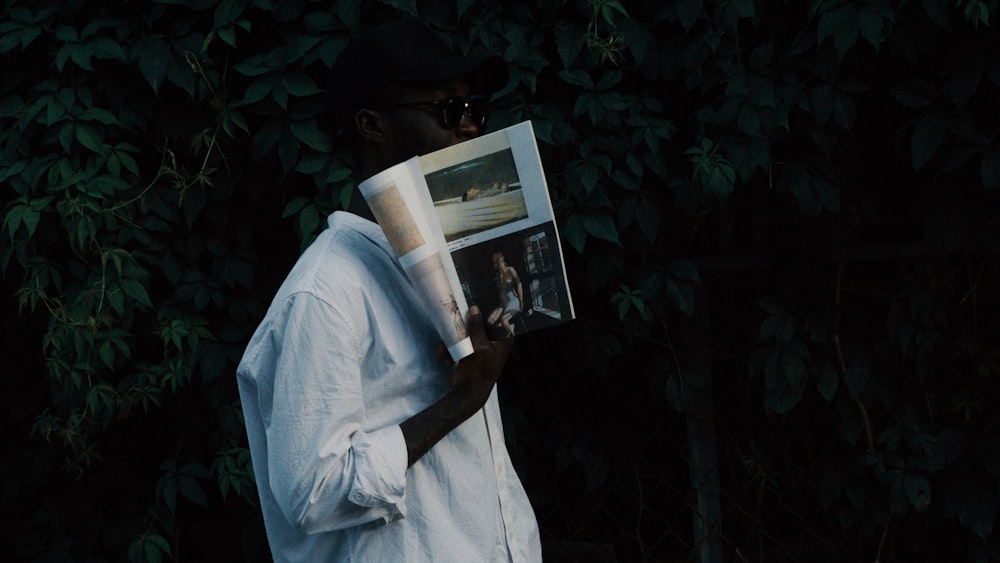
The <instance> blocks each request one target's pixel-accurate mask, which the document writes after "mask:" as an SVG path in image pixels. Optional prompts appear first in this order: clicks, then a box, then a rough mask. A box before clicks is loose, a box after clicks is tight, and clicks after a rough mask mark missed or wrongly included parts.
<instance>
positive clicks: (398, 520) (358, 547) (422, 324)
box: [237, 212, 541, 563]
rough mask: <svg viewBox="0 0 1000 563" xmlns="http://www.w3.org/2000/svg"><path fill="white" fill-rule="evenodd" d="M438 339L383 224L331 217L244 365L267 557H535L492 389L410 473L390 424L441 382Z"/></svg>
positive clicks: (444, 379) (424, 402) (437, 394)
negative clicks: (480, 407)
mask: <svg viewBox="0 0 1000 563" xmlns="http://www.w3.org/2000/svg"><path fill="white" fill-rule="evenodd" d="M440 340H441V339H440V337H439V336H438V335H437V333H436V332H435V330H434V327H433V325H432V324H431V322H430V321H429V319H428V318H427V315H426V314H425V313H424V310H423V309H422V307H421V305H420V301H419V298H418V296H417V295H416V294H415V292H414V290H413V288H412V286H411V285H410V283H409V282H408V281H407V279H406V275H405V273H404V272H403V270H402V268H401V267H400V266H399V263H398V261H397V260H396V258H395V255H394V254H393V252H392V248H391V247H390V246H389V243H388V241H387V240H386V239H385V237H384V235H383V234H382V230H381V229H380V228H379V226H378V225H377V224H375V223H372V222H370V221H367V220H365V219H362V218H360V217H358V216H356V215H353V214H350V213H345V212H336V213H334V214H333V215H331V216H330V218H329V228H328V229H326V230H325V231H323V232H322V233H321V234H320V235H319V237H318V238H317V239H316V241H315V242H314V243H313V244H312V245H310V246H309V248H308V249H306V251H305V252H304V253H303V255H302V257H301V258H300V259H299V261H298V262H297V263H296V265H295V267H294V268H293V269H292V271H291V273H290V274H289V275H288V277H287V279H286V280H285V282H284V283H283V284H282V286H281V288H280V289H279V290H278V293H277V295H276V296H275V298H274V301H273V302H272V303H271V307H270V309H269V310H268V312H267V315H266V316H265V317H264V320H263V321H262V322H261V324H260V326H259V327H258V328H257V331H256V332H255V333H254V335H253V337H252V339H251V340H250V343H249V345H248V347H247V350H246V352H245V354H244V356H243V359H242V361H241V362H240V365H239V368H238V370H237V380H238V382H239V389H240V397H241V400H242V403H243V413H244V417H245V420H246V426H247V434H248V436H249V441H250V451H251V455H252V459H253V467H254V473H255V477H256V481H257V488H258V493H259V495H260V500H261V509H262V511H263V515H264V522H265V526H266V528H267V536H268V542H269V544H270V547H271V551H272V554H273V555H274V559H275V561H279V562H284V561H306V562H332V561H364V562H368V561H373V562H395V561H427V562H434V563H441V562H448V561H454V562H461V563H469V562H480V561H513V562H522V561H524V562H534V561H540V560H541V548H540V543H539V538H538V527H537V524H536V522H535V517H534V514H533V512H532V510H531V506H530V504H529V503H528V498H527V495H526V494H525V492H524V489H523V487H522V486H521V483H520V481H519V480H518V478H517V475H516V474H515V473H514V469H513V467H512V466H511V462H510V457H509V455H508V453H507V449H506V445H505V444H504V439H503V428H502V427H501V423H500V411H499V407H498V404H497V398H496V389H495V388H494V390H493V393H492V394H491V395H490V398H489V400H488V401H487V402H486V405H485V406H484V407H483V409H481V410H480V411H479V412H478V413H476V414H475V415H473V416H472V417H471V418H469V419H468V420H466V421H465V422H464V423H462V424H461V425H460V426H459V427H458V428H456V429H455V430H453V431H452V432H450V433H449V434H448V435H447V436H445V437H444V438H443V439H442V440H441V441H440V442H438V443H437V444H436V445H435V446H434V447H433V448H431V450H430V451H429V452H428V453H426V454H425V455H424V456H423V457H422V458H420V459H419V460H418V461H417V462H416V463H415V464H414V465H413V466H412V467H410V468H407V452H406V444H405V442H404V440H403V434H402V431H401V430H400V428H399V424H400V423H401V422H403V421H404V420H406V419H408V418H409V417H411V416H413V415H414V414H416V413H418V412H420V411H421V410H423V409H424V408H426V407H427V406H429V405H431V404H432V403H434V402H436V401H437V400H438V399H439V398H441V397H442V396H443V395H444V394H445V393H447V392H448V390H449V389H450V383H449V378H450V369H451V368H448V367H445V366H444V364H443V362H442V361H441V359H440V358H438V357H437V355H436V354H435V348H436V346H437V345H438V343H439V342H440Z"/></svg>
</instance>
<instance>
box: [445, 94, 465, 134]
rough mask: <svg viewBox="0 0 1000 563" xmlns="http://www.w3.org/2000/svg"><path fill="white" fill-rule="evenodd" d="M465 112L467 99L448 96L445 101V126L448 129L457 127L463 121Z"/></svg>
mask: <svg viewBox="0 0 1000 563" xmlns="http://www.w3.org/2000/svg"><path fill="white" fill-rule="evenodd" d="M463 113H465V100H463V99H462V98H448V99H447V100H445V102H444V126H445V127H447V128H448V129H455V128H456V127H458V125H459V123H461V122H462V114H463Z"/></svg>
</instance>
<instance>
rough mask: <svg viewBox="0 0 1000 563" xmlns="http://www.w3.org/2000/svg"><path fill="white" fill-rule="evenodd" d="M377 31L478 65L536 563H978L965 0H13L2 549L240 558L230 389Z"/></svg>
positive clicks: (5, 146)
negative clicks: (544, 282) (528, 125)
mask: <svg viewBox="0 0 1000 563" xmlns="http://www.w3.org/2000/svg"><path fill="white" fill-rule="evenodd" d="M400 11H403V12H412V13H416V14H417V16H418V17H419V18H420V19H421V20H423V21H425V22H428V23H429V24H431V25H432V26H434V27H435V28H436V29H438V30H440V31H441V32H442V34H443V36H444V37H446V38H447V39H448V40H449V41H450V42H452V43H453V44H454V46H455V48H456V49H459V50H463V51H464V50H468V49H470V48H472V47H473V46H475V47H477V48H488V49H491V50H492V51H494V52H497V53H500V54H502V55H503V56H504V57H505V58H506V59H507V61H508V62H509V63H510V65H511V77H510V80H509V82H508V84H507V86H506V87H505V88H504V89H503V90H502V91H501V92H499V93H498V95H497V97H496V100H495V104H494V105H495V108H494V113H493V115H492V116H491V120H490V122H491V125H492V126H494V127H497V128H499V127H503V126H506V125H510V124H513V123H516V122H519V121H522V120H524V119H531V120H532V123H533V126H534V129H535V131H536V134H537V136H538V141H539V146H540V149H541V151H542V153H543V155H542V156H543V162H544V164H545V169H546V173H547V176H548V183H549V187H550V190H551V192H552V197H553V200H554V203H555V207H556V212H557V216H558V220H559V227H560V235H561V237H562V240H563V243H564V250H565V252H566V259H567V272H568V275H569V277H570V283H571V287H572V289H573V294H574V300H575V303H576V307H577V316H578V318H577V320H575V321H573V322H571V323H568V324H565V325H560V326H558V327H554V328H551V329H547V330H543V331H539V332H535V333H531V334H529V335H525V336H522V337H519V338H518V340H517V344H516V346H515V349H514V355H513V357H512V358H511V361H510V362H509V365H508V368H507V370H506V372H505V374H504V376H503V378H502V380H501V384H500V393H501V403H502V405H503V409H504V418H505V431H506V433H507V437H508V444H509V447H510V449H511V453H512V455H513V456H514V458H515V461H516V466H517V468H518V471H519V474H520V475H521V476H522V478H523V481H524V483H525V486H526V488H527V489H528V492H529V495H530V497H531V500H532V503H533V506H534V508H535V510H536V513H537V515H538V519H539V524H540V527H541V531H542V537H543V542H544V549H545V552H546V559H547V560H550V561H722V560H729V561H760V562H763V561H766V562H771V561H798V562H823V561H875V560H878V561H899V562H903V561H906V562H909V561H989V560H996V559H1000V544H998V540H997V536H996V534H995V533H994V528H995V524H996V516H997V511H998V506H1000V505H998V500H1000V489H998V486H1000V485H998V483H1000V479H998V475H1000V433H998V432H997V427H998V422H1000V420H998V414H997V413H998V412H1000V410H998V409H997V408H996V407H997V405H996V402H997V397H998V396H1000V394H998V391H1000V389H998V382H1000V343H998V337H997V334H998V332H997V330H996V328H997V326H998V319H997V314H998V311H1000V308H998V290H1000V287H998V260H997V257H998V250H1000V240H998V238H1000V228H998V223H1000V202H998V191H997V190H998V186H1000V150H998V132H1000V131H998V127H1000V120H998V119H997V109H998V108H997V100H998V99H1000V96H998V93H1000V92H998V87H1000V56H998V54H997V49H996V46H997V44H998V37H997V31H996V19H997V18H998V17H1000V5H998V1H997V0H959V1H957V2H955V1H951V0H920V1H909V2H893V3H890V2H887V1H871V2H855V1H851V0H833V1H824V2H810V3H794V2H786V1H781V0H757V1H753V0H725V1H723V0H677V1H668V2H653V1H646V2H643V1H637V2H627V3H625V2H623V3H619V2H615V1H605V0H592V1H584V0H571V1H569V2H562V1H558V2H557V1H550V0H537V1H534V2H465V1H463V2H450V1H449V2H445V1H431V2H421V3H420V5H419V12H418V11H417V6H416V3H413V2H407V1H405V0H404V1H400V0H392V1H385V2H369V1H367V0H365V1H353V2H352V1H344V2H337V3H328V2H310V1H306V0H281V1H271V0H254V1H252V2H246V1H241V0H221V1H220V0H185V1H177V2H141V3H140V2H125V3H121V2H114V3H109V2H95V1H91V0H73V1H69V2H59V3H48V2H32V1H16V0H8V1H5V2H4V10H3V12H2V14H0V57H2V60H0V68H2V69H3V71H2V73H0V189H2V192H0V193H2V194H3V201H2V208H3V213H4V222H3V228H2V230H0V241H2V243H0V266H2V273H3V275H2V278H0V283H2V288H3V293H2V295H3V296H4V297H3V299H2V300H0V311H2V316H0V319H2V331H3V334H2V342H3V346H4V348H3V357H4V359H5V363H4V367H3V368H2V369H3V374H4V375H5V378H4V383H5V384H4V385H3V386H2V389H3V391H2V392H0V400H2V405H3V409H2V412H3V415H2V416H3V424H2V433H3V452H4V455H3V458H2V460H0V499H2V507H3V510H2V511H0V518H2V521H0V557H2V558H3V559H4V560H12V561H39V562H41V561H151V562H155V561H167V560H174V561H213V562H216V561H266V560H268V558H269V557H268V555H267V550H266V547H265V545H264V536H263V530H262V524H261V519H260V515H259V510H258V508H257V506H256V502H257V501H256V491H255V490H254V488H253V483H252V475H251V469H250V464H249V456H248V452H247V450H246V438H245V434H244V432H243V427H242V421H241V412H240V406H239V403H238V396H237V392H236V385H235V380H234V370H235V366H236V363H237V362H238V360H239V358H240V355H241V354H242V351H243V348H244V346H245V344H246V341H247V339H248V338H249V335H250V333H251V332H252V330H253V329H254V327H255V326H256V324H257V322H258V321H259V319H260V318H261V317H262V315H263V312H264V310H265V309H266V306H267V304H268V303H269V301H270V298H271V296H272V295H273V294H274V291H275V290H276V288H277V286H278V284H279V283H280V281H281V280H282V279H283V277H284V275H285V273H286V272H287V271H288V269H289V268H290V266H291V264H292V263H293V262H294V260H295V258H296V256H297V255H298V253H299V251H300V250H301V248H303V247H304V246H305V245H306V244H308V242H309V241H310V240H311V239H312V237H314V236H315V234H316V233H317V232H318V231H319V230H320V229H321V228H322V227H323V226H324V225H325V222H324V221H325V215H326V214H327V213H329V212H331V211H333V210H334V209H337V208H339V207H340V206H341V205H342V204H343V203H344V202H345V201H346V199H347V197H349V194H350V193H351V191H352V190H353V188H354V187H353V184H352V181H351V179H350V169H351V163H350V155H349V154H348V153H347V152H346V151H344V150H342V149H341V148H340V144H339V141H340V139H339V137H338V136H337V134H336V133H337V124H336V123H333V122H331V120H330V118H329V116H327V115H326V114H325V113H324V112H323V111H322V109H323V95H322V93H321V92H322V87H330V88H346V87H349V85H329V84H326V82H327V80H326V77H327V76H328V72H327V70H328V69H329V67H330V65H331V64H332V63H333V61H334V60H335V58H336V56H337V55H338V54H339V52H340V50H341V49H342V48H343V46H344V44H345V42H346V38H347V37H348V35H349V34H350V33H351V31H350V30H351V29H354V28H356V27H357V26H358V25H359V24H360V23H361V22H362V21H370V20H376V19H381V18H385V17H388V16H391V15H394V14H396V13H398V12H400Z"/></svg>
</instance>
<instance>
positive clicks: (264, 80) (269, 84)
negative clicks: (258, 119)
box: [240, 73, 278, 105]
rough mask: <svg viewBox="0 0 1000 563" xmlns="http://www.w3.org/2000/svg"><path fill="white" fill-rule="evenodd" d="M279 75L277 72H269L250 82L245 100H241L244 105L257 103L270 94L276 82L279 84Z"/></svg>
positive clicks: (244, 96)
mask: <svg viewBox="0 0 1000 563" xmlns="http://www.w3.org/2000/svg"><path fill="white" fill-rule="evenodd" d="M277 81H278V75H277V74H275V73H271V74H267V75H265V76H262V77H260V78H257V79H256V80H254V81H253V82H251V83H250V86H249V87H248V88H247V91H246V94H244V95H243V100H242V101H241V102H240V103H241V104H243V105H250V104H255V103H257V102H259V101H261V100H263V99H264V98H266V97H267V96H268V94H270V93H271V91H272V90H274V86H275V84H277Z"/></svg>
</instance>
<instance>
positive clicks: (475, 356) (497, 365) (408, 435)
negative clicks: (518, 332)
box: [399, 305, 511, 465]
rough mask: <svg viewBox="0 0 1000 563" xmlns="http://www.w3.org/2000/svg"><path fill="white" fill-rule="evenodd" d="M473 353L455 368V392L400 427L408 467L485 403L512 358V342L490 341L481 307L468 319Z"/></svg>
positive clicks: (474, 307) (471, 313)
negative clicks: (509, 357) (508, 359)
mask: <svg viewBox="0 0 1000 563" xmlns="http://www.w3.org/2000/svg"><path fill="white" fill-rule="evenodd" d="M467 325H468V328H469V336H470V338H471V339H472V347H473V353H472V355H471V356H468V357H466V358H463V359H462V360H461V361H460V362H458V365H457V366H455V375H454V376H453V377H452V385H453V386H452V388H451V391H449V392H448V394H447V395H445V396H444V397H442V398H441V399H440V400H439V401H438V402H436V403H434V404H433V405H431V406H429V407H427V408H426V409H424V410H422V411H420V412H419V413H417V414H415V415H413V417H411V418H409V419H408V420H406V421H404V422H403V423H402V424H400V425H399V428H400V430H402V432H403V439H404V440H405V441H406V454H407V465H413V464H414V463H415V462H416V461H417V460H418V459H420V458H421V457H422V456H423V455H424V454H425V453H427V451H428V450H430V449H431V447H432V446H434V444H436V443H438V441H439V440H441V438H444V437H445V436H446V435H447V434H448V433H449V432H451V431H452V430H454V429H455V428H456V427H457V426H458V425H459V424H461V423H462V422H464V421H465V420H466V419H468V418H469V417H470V416H472V415H473V414H475V413H476V412H478V411H479V409H481V408H482V407H483V404H485V403H486V399H488V398H489V396H490V393H491V392H492V391H493V385H494V384H496V382H497V379H498V378H499V377H500V372H501V371H503V366H504V364H505V363H507V356H509V355H510V347H511V340H510V339H507V340H501V341H490V340H489V339H488V338H487V337H486V327H485V325H484V324H483V316H482V313H480V311H479V307H477V306H475V305H473V306H472V307H470V308H469V315H468V323H467Z"/></svg>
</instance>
